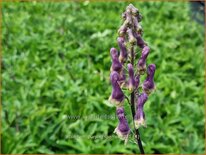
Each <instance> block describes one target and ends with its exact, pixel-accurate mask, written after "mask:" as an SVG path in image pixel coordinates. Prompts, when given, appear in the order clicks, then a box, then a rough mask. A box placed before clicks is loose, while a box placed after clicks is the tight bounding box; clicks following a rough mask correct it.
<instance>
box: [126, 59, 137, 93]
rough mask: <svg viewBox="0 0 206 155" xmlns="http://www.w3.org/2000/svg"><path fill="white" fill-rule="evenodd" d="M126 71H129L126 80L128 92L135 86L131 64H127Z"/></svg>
mask: <svg viewBox="0 0 206 155" xmlns="http://www.w3.org/2000/svg"><path fill="white" fill-rule="evenodd" d="M127 67H128V72H129V80H128V89H129V91H130V92H133V91H134V89H135V86H136V83H135V77H134V69H133V66H132V64H130V63H129V64H128V65H127Z"/></svg>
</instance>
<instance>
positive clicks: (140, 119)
mask: <svg viewBox="0 0 206 155" xmlns="http://www.w3.org/2000/svg"><path fill="white" fill-rule="evenodd" d="M147 98H148V96H147V94H146V93H142V94H141V95H140V96H139V97H138V100H137V104H136V114H135V117H134V122H135V127H136V128H137V129H138V128H139V127H140V126H141V125H143V126H145V127H146V123H145V114H144V109H143V108H144V104H145V102H146V101H147Z"/></svg>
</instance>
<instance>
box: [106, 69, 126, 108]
mask: <svg viewBox="0 0 206 155" xmlns="http://www.w3.org/2000/svg"><path fill="white" fill-rule="evenodd" d="M119 79H120V78H119V74H118V73H117V72H116V71H113V72H112V73H111V74H110V81H111V84H112V94H111V95H110V97H109V101H110V102H111V103H113V104H115V105H116V106H117V107H120V106H123V103H124V93H123V91H122V90H121V88H120V86H119V84H118V81H119Z"/></svg>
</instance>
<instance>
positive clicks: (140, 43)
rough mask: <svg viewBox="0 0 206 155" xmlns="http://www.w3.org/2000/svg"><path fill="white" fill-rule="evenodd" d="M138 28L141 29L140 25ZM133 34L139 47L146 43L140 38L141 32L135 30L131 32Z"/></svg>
mask: <svg viewBox="0 0 206 155" xmlns="http://www.w3.org/2000/svg"><path fill="white" fill-rule="evenodd" d="M138 29H140V30H142V29H141V27H140V26H138ZM133 35H134V37H135V38H136V40H137V45H138V46H139V47H140V48H144V46H145V45H146V43H145V42H144V40H143V39H142V37H141V33H140V32H138V31H137V32H133Z"/></svg>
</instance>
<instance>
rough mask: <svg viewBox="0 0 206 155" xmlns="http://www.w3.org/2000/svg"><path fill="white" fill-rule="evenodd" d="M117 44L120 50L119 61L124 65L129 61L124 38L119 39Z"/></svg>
mask: <svg viewBox="0 0 206 155" xmlns="http://www.w3.org/2000/svg"><path fill="white" fill-rule="evenodd" d="M117 42H118V45H119V48H120V55H119V61H120V62H121V63H124V62H125V61H126V60H127V49H126V46H125V40H124V38H123V37H118V38H117Z"/></svg>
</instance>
